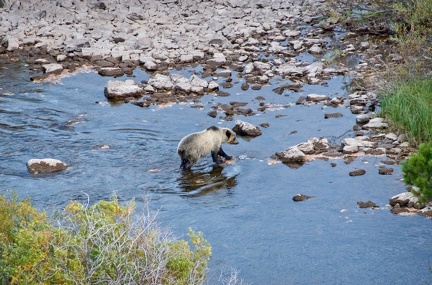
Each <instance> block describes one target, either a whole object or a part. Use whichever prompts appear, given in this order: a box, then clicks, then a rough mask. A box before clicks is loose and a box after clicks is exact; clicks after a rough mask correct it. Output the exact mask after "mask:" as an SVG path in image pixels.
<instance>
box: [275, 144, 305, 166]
mask: <svg viewBox="0 0 432 285" xmlns="http://www.w3.org/2000/svg"><path fill="white" fill-rule="evenodd" d="M276 157H277V158H278V159H280V160H281V161H282V162H285V163H292V162H294V163H304V162H305V161H306V155H305V154H304V152H302V151H301V150H300V149H299V148H298V147H297V146H292V147H290V148H288V149H286V150H284V151H282V152H277V153H276Z"/></svg>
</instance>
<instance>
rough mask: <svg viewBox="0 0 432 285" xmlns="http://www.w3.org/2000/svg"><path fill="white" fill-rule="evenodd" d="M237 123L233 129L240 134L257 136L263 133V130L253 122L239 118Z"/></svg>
mask: <svg viewBox="0 0 432 285" xmlns="http://www.w3.org/2000/svg"><path fill="white" fill-rule="evenodd" d="M235 123H236V125H235V126H234V128H233V131H234V132H235V133H236V134H238V135H240V136H250V137H257V136H260V135H262V132H261V130H260V129H259V128H258V127H257V126H255V125H253V124H251V123H248V122H244V121H241V120H237V121H236V122H235Z"/></svg>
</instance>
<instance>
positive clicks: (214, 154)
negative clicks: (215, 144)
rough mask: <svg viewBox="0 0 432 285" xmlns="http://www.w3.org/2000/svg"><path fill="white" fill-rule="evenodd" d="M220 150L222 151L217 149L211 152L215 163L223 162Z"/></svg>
mask: <svg viewBox="0 0 432 285" xmlns="http://www.w3.org/2000/svg"><path fill="white" fill-rule="evenodd" d="M219 152H220V151H218V152H216V151H212V152H211V156H212V158H213V162H214V163H215V164H221V163H222V162H221V161H220V160H219V157H218V155H219Z"/></svg>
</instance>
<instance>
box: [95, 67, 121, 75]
mask: <svg viewBox="0 0 432 285" xmlns="http://www.w3.org/2000/svg"><path fill="white" fill-rule="evenodd" d="M98 73H99V75H102V76H112V77H116V76H122V75H123V74H124V72H123V70H122V69H121V68H119V67H102V68H100V69H99V71H98Z"/></svg>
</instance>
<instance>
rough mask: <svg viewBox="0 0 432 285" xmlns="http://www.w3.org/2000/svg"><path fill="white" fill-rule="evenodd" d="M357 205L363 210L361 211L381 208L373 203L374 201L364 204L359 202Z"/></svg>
mask: <svg viewBox="0 0 432 285" xmlns="http://www.w3.org/2000/svg"><path fill="white" fill-rule="evenodd" d="M357 205H358V206H359V208H361V209H365V208H372V209H375V208H379V207H378V206H377V204H375V203H374V202H372V201H370V200H369V201H367V202H363V201H358V202H357Z"/></svg>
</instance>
